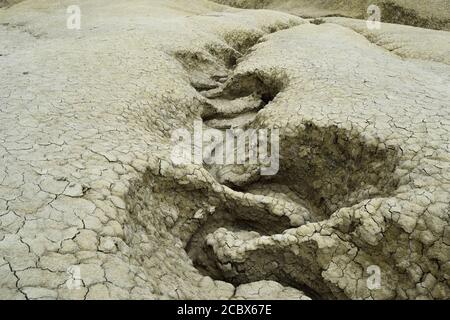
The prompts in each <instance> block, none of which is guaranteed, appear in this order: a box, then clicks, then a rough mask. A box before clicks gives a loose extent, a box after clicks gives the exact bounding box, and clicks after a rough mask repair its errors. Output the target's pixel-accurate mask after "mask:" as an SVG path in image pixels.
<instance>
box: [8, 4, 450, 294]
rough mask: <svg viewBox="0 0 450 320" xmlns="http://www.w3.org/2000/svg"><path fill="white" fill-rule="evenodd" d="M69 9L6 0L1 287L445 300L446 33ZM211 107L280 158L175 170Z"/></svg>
mask: <svg viewBox="0 0 450 320" xmlns="http://www.w3.org/2000/svg"><path fill="white" fill-rule="evenodd" d="M78 3H79V6H80V8H81V12H82V20H81V23H82V24H81V29H80V30H69V29H67V28H66V19H67V14H66V8H67V6H68V5H70V4H73V3H72V2H70V3H69V2H68V1H50V0H47V1H24V2H21V3H19V4H17V5H14V6H12V7H9V8H6V9H5V8H4V9H0V42H1V45H0V124H1V125H0V298H2V299H25V298H26V299H44V298H50V299H55V298H58V299H98V298H123V299H130V298H132V299H143V298H144V299H161V298H163V299H178V298H185V299H196V298H216V299H251V298H262V299H264V298H289V299H308V298H313V299H314V298H329V299H346V298H351V299H357V298H362V299H371V298H374V299H381V298H386V299H416V298H419V299H420V298H423V299H432V298H434V299H448V298H449V297H450V289H449V281H450V226H449V219H450V218H449V208H450V205H449V199H450V146H449V141H450V138H449V131H450V102H449V101H450V90H449V88H450V33H448V32H444V31H432V30H425V29H418V28H414V27H406V26H399V25H387V24H383V26H382V29H381V30H378V31H374V32H369V31H368V30H367V29H366V28H364V22H363V21H357V20H350V19H343V18H330V20H329V21H328V22H327V23H323V24H320V25H315V24H310V23H308V21H306V20H303V19H301V18H298V17H295V16H291V15H288V14H285V13H280V12H274V11H266V10H240V9H231V8H229V7H225V6H220V5H217V4H214V3H212V2H208V1H202V0H195V1H189V5H186V2H185V1H181V0H153V1H144V0H132V1H114V2H111V1H106V0H104V1H103V0H98V1H87V0H82V1H78ZM202 118H203V119H204V120H205V121H206V124H205V125H206V126H209V127H214V128H216V129H217V130H221V129H222V130H223V128H226V127H227V126H229V125H232V124H233V125H236V126H241V127H243V128H256V129H258V128H279V130H280V154H281V162H280V170H279V172H278V173H277V174H276V175H275V176H268V177H262V176H261V175H260V168H259V167H257V166H256V167H255V166H238V165H236V166H232V165H229V166H224V167H214V166H202V165H195V164H192V165H175V164H173V163H172V161H171V156H170V154H171V149H172V147H173V143H172V142H171V132H172V131H173V130H174V129H179V128H188V129H190V128H192V125H193V122H194V120H200V119H202ZM374 266H375V267H376V268H378V269H379V271H380V276H381V283H379V284H380V285H379V286H375V287H373V286H369V285H368V280H369V279H368V278H369V276H370V274H369V273H368V271H367V270H373V269H370V267H372V268H373V267H374ZM74 268H79V271H80V274H79V276H80V278H81V281H82V282H81V286H79V287H78V286H77V287H75V288H74V287H73V286H72V285H73V281H72V282H70V281H71V280H74V279H70V277H69V276H68V270H74ZM368 268H369V269H368ZM70 284H72V285H70Z"/></svg>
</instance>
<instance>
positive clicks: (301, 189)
mask: <svg viewBox="0 0 450 320" xmlns="http://www.w3.org/2000/svg"><path fill="white" fill-rule="evenodd" d="M229 41H230V40H229ZM255 41H256V38H255ZM255 41H249V44H251V43H254V42H255ZM256 42H257V41H256ZM211 48H212V47H211ZM211 48H209V51H208V52H207V53H205V52H197V53H191V52H182V53H178V56H177V58H178V59H180V61H182V63H183V65H184V66H185V68H186V70H187V71H188V73H189V75H190V76H191V79H196V81H191V82H192V83H193V86H194V87H195V88H197V90H198V91H199V92H200V93H201V94H202V95H203V96H204V97H205V105H207V107H206V108H205V110H204V112H203V114H202V115H201V116H202V118H203V120H204V121H205V125H206V126H207V127H211V128H216V129H217V130H219V131H220V132H225V131H224V130H225V129H226V128H227V125H229V126H231V127H233V128H235V127H238V128H246V127H247V125H249V124H251V125H252V126H253V128H254V129H260V128H264V126H263V123H260V122H259V121H260V120H261V121H263V120H262V119H259V118H258V117H257V115H258V111H259V110H261V109H262V108H264V107H265V106H267V105H268V104H270V103H271V102H272V101H273V100H274V99H275V98H276V96H277V95H278V94H279V93H280V92H282V91H283V89H284V88H285V87H286V85H287V81H288V77H287V75H284V74H283V73H282V72H281V73H280V72H278V73H277V76H276V77H274V76H271V75H270V74H267V73H265V72H264V71H262V70H255V71H252V72H246V73H235V74H233V72H234V71H233V70H231V69H230V66H232V67H233V66H235V65H234V62H236V63H239V58H242V56H241V54H240V52H238V50H244V51H245V52H248V51H249V50H251V48H252V47H251V46H249V45H247V44H245V45H244V44H242V45H241V46H237V45H235V46H234V47H233V48H232V49H230V50H229V51H226V52H227V53H226V54H225V55H224V54H222V55H219V56H216V54H217V53H218V52H222V53H223V52H224V51H223V50H222V51H221V49H218V48H213V49H211ZM230 54H231V55H230ZM227 55H228V56H233V57H236V60H234V59H231V60H229V58H224V57H225V56H227ZM227 61H228V62H227ZM199 62H200V63H199ZM197 63H199V65H200V66H196V67H193V66H194V65H197ZM280 74H281V75H280ZM247 117H248V118H247ZM280 138H281V140H280V170H279V172H278V173H277V174H276V175H274V176H270V177H263V176H261V175H260V172H259V170H258V167H257V166H256V168H252V167H251V166H250V167H249V166H247V167H246V166H245V165H228V166H227V165H224V166H220V165H206V164H204V165H203V168H204V169H206V170H207V171H209V173H210V175H211V180H207V181H203V180H200V181H202V182H200V181H197V182H195V183H194V182H192V181H195V179H194V180H190V181H183V182H182V183H181V180H182V179H181V180H180V178H172V177H170V176H169V177H161V176H158V175H155V174H153V173H150V172H147V173H146V176H145V178H144V180H143V182H141V183H140V184H137V185H136V186H138V188H132V189H131V190H132V192H130V195H129V199H128V202H129V203H130V211H131V212H132V219H133V220H134V221H136V223H138V224H140V225H142V226H144V227H145V226H146V225H147V224H151V225H152V226H156V227H157V228H158V230H161V232H163V231H165V232H167V233H169V234H171V235H172V236H173V237H176V238H178V239H180V240H181V241H182V243H183V245H184V248H185V251H186V253H187V255H188V256H189V257H190V259H191V260H192V262H193V264H194V267H196V268H197V270H198V271H199V272H200V273H201V274H203V275H208V276H210V277H211V278H213V279H217V280H222V281H227V282H230V283H232V284H233V285H235V286H237V285H240V284H245V283H249V282H254V281H260V280H274V281H277V282H279V283H281V284H282V285H285V286H290V287H293V288H297V289H299V290H301V291H303V292H304V293H306V294H307V295H308V296H310V297H311V298H317V299H319V298H320V299H343V298H346V295H345V294H344V292H343V290H341V289H339V288H338V287H336V285H334V284H332V283H329V282H326V281H325V280H324V278H323V277H322V272H323V268H322V267H321V265H320V264H319V262H318V261H317V250H318V248H317V243H316V242H314V241H312V240H308V239H307V240H305V239H303V240H302V241H303V242H302V243H301V244H299V245H298V248H297V249H296V250H297V252H295V251H292V250H291V247H289V246H283V245H280V244H277V243H276V241H277V240H276V239H279V238H280V237H281V238H283V235H285V234H286V232H287V230H291V229H295V228H298V227H300V226H302V225H305V224H308V223H314V222H318V221H322V220H325V219H327V218H328V217H329V216H330V215H331V214H333V212H335V211H336V210H338V209H340V208H343V207H347V206H351V205H354V204H357V203H359V202H360V201H362V200H363V199H369V198H372V197H375V196H384V195H388V194H390V193H391V192H392V191H393V190H394V189H395V188H396V186H397V183H398V182H397V181H396V180H395V178H394V175H393V172H394V170H395V168H396V166H397V162H398V150H395V149H391V148H389V147H384V148H382V147H379V146H377V145H376V144H373V143H372V144H369V143H366V142H365V140H364V139H363V138H362V137H361V136H360V135H359V134H357V133H355V132H350V131H348V130H344V129H341V128H338V127H337V126H328V127H319V126H317V125H315V124H314V123H312V122H306V123H304V124H303V125H302V126H301V127H299V128H297V130H296V131H295V132H291V133H290V134H289V136H287V135H281V137H280ZM380 145H381V144H380ZM254 169H256V170H254ZM252 170H253V171H252ZM160 174H161V172H160ZM236 179H238V180H239V181H236ZM286 235H287V234H286ZM280 241H281V240H280ZM262 243H268V244H267V245H265V244H262ZM181 263H182V262H181Z"/></svg>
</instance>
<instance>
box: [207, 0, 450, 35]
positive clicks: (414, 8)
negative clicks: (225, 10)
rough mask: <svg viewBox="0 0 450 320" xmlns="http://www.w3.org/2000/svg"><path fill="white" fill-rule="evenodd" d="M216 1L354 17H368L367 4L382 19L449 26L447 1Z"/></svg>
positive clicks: (301, 13) (309, 14) (440, 27)
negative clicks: (375, 8)
mask: <svg viewBox="0 0 450 320" xmlns="http://www.w3.org/2000/svg"><path fill="white" fill-rule="evenodd" d="M215 1H216V2H219V3H222V4H227V5H230V6H236V7H239V8H255V9H262V8H266V9H274V10H282V11H285V12H289V13H292V14H296V15H299V16H301V17H306V18H309V17H312V18H315V17H326V16H344V17H351V18H357V19H365V18H367V17H368V13H367V8H368V7H369V5H371V4H375V5H378V6H379V7H380V9H381V17H382V19H381V20H382V21H383V22H387V23H396V24H405V25H411V26H416V27H422V28H429V29H438V30H450V3H449V2H448V1H446V0H433V1H427V2H426V3H425V2H423V1H420V0H373V1H372V0H371V1H368V0H358V1H335V0H325V1H324V0H316V1H309V0H291V1H288V0H265V1H254V0H215Z"/></svg>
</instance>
